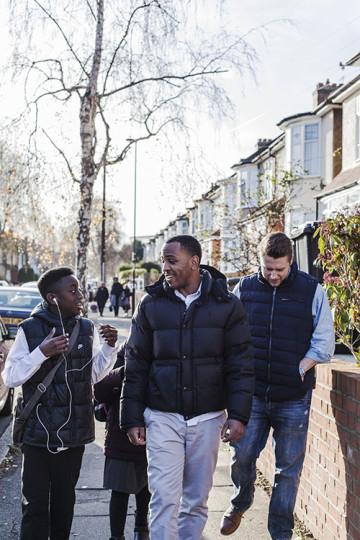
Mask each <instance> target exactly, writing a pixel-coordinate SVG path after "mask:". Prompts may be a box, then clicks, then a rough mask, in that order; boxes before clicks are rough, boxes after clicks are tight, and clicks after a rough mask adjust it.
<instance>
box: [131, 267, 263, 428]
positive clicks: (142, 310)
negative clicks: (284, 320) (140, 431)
mask: <svg viewBox="0 0 360 540" xmlns="http://www.w3.org/2000/svg"><path fill="white" fill-rule="evenodd" d="M200 273H201V277H202V287H201V296H200V297H199V298H198V299H197V300H195V301H193V302H192V303H191V304H190V306H189V308H188V309H186V306H185V303H184V302H183V301H182V300H181V299H179V298H178V297H177V296H176V295H175V293H174V290H173V289H171V288H170V287H169V285H168V284H167V283H166V281H165V279H164V276H162V277H161V278H160V280H159V281H157V282H156V283H155V284H154V285H152V286H150V287H147V289H146V290H147V292H148V295H147V296H145V297H144V298H143V299H142V300H141V302H140V304H139V306H138V308H137V311H136V313H135V316H134V319H133V323H132V326H131V331H130V336H129V339H128V346H127V349H126V369H125V382H124V386H123V392H122V398H121V426H122V427H123V428H124V429H128V428H130V427H135V426H143V425H144V419H143V411H144V408H145V407H147V406H148V407H150V408H152V409H157V410H161V411H166V412H176V413H179V414H182V415H183V416H184V418H185V419H188V418H191V417H193V416H197V415H200V414H203V413H207V412H211V411H219V410H222V409H225V408H227V411H228V416H229V418H232V419H236V420H240V421H241V422H243V423H247V422H248V419H249V415H250V410H251V402H252V394H253V391H254V367H253V354H252V348H251V343H250V341H251V337H250V332H249V327H248V323H247V320H246V314H245V310H244V308H243V306H242V304H241V302H240V301H239V300H238V299H237V298H236V297H235V296H234V295H233V294H232V293H229V292H228V290H227V287H226V280H225V276H223V274H221V273H220V272H218V271H217V270H215V269H214V268H211V267H201V270H200Z"/></svg>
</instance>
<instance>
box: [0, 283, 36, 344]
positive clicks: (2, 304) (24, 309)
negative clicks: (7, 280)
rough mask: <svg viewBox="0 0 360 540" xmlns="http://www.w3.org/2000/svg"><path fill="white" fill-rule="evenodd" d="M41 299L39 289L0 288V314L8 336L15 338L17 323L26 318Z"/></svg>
mask: <svg viewBox="0 0 360 540" xmlns="http://www.w3.org/2000/svg"><path fill="white" fill-rule="evenodd" d="M41 301H42V297H41V295H40V293H39V291H37V290H35V289H31V288H29V289H27V288H26V287H1V288H0V316H1V317H2V320H3V322H4V323H5V325H6V327H7V329H8V331H9V334H10V337H11V338H13V339H14V338H15V336H16V333H17V326H18V324H19V323H20V322H21V321H23V320H24V319H27V318H28V317H29V316H30V314H31V312H32V310H33V309H34V307H35V306H37V304H39V303H40V302H41Z"/></svg>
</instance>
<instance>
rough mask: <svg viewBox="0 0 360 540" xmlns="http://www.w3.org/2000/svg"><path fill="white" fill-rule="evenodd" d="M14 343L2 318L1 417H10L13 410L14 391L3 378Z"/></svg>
mask: <svg viewBox="0 0 360 540" xmlns="http://www.w3.org/2000/svg"><path fill="white" fill-rule="evenodd" d="M13 343H14V340H13V339H11V338H10V334H9V332H8V331H7V329H6V326H5V324H4V322H3V321H2V320H1V318H0V416H8V415H9V414H11V411H12V408H13V401H14V389H13V388H8V387H7V386H6V385H5V383H4V381H3V380H2V376H1V374H2V372H3V369H4V366H5V360H6V358H7V355H8V353H9V350H10V347H11V345H12V344H13Z"/></svg>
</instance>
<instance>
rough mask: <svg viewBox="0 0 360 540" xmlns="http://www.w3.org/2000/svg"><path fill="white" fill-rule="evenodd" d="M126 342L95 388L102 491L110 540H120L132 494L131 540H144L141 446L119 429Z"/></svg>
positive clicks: (143, 458)
mask: <svg viewBox="0 0 360 540" xmlns="http://www.w3.org/2000/svg"><path fill="white" fill-rule="evenodd" d="M125 345H126V342H124V343H122V345H121V347H120V349H119V352H118V354H117V360H116V363H115V365H114V369H113V370H112V371H111V372H110V373H109V374H108V375H107V376H106V377H105V378H104V379H102V380H101V381H100V382H98V383H97V384H95V386H94V391H95V399H96V400H97V401H98V402H99V403H104V405H105V407H106V425H105V443H104V454H105V456H106V458H105V468H104V488H105V489H111V498H110V507H109V515H110V530H111V539H110V540H124V530H125V522H126V515H127V509H128V501H129V494H130V493H133V494H135V499H136V512H135V530H134V540H148V539H149V529H148V510H149V501H150V493H149V490H148V485H147V470H146V468H147V461H146V452H145V447H144V446H134V445H133V444H131V442H130V441H129V439H128V437H127V435H126V433H125V431H121V430H120V427H119V403H120V393H121V387H122V383H123V378H124V354H125Z"/></svg>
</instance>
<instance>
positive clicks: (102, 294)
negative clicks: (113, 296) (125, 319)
mask: <svg viewBox="0 0 360 540" xmlns="http://www.w3.org/2000/svg"><path fill="white" fill-rule="evenodd" d="M108 298H109V291H108V290H107V288H106V287H99V288H98V290H97V291H96V295H95V299H94V300H95V302H97V304H98V305H99V306H105V304H106V300H107V299H108Z"/></svg>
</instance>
